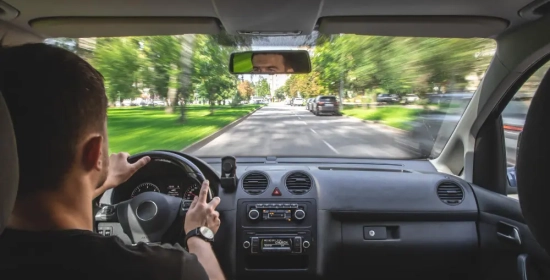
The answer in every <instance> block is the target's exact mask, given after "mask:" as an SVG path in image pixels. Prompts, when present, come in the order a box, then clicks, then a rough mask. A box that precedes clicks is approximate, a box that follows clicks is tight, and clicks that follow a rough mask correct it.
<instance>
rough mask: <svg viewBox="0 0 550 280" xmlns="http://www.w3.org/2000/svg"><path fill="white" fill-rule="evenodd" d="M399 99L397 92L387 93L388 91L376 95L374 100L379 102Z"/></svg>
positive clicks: (397, 100)
mask: <svg viewBox="0 0 550 280" xmlns="http://www.w3.org/2000/svg"><path fill="white" fill-rule="evenodd" d="M399 101H401V98H400V97H399V95H397V94H389V93H381V94H379V95H378V96H376V102H379V103H388V104H392V103H398V102H399Z"/></svg>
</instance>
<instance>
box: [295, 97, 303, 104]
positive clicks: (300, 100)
mask: <svg viewBox="0 0 550 280" xmlns="http://www.w3.org/2000/svg"><path fill="white" fill-rule="evenodd" d="M292 106H304V99H303V98H300V97H296V98H294V99H292Z"/></svg>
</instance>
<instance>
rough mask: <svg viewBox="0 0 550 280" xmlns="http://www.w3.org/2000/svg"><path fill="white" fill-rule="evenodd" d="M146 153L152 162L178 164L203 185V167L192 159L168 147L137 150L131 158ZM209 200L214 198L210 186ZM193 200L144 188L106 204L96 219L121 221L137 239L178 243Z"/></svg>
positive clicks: (139, 156)
mask: <svg viewBox="0 0 550 280" xmlns="http://www.w3.org/2000/svg"><path fill="white" fill-rule="evenodd" d="M145 156H148V157H150V158H151V162H155V161H156V162H166V163H171V164H174V165H176V166H178V167H179V168H181V170H182V172H184V173H187V174H188V176H189V178H191V179H192V180H195V181H196V183H198V184H199V186H200V185H202V182H204V180H205V178H204V175H203V174H202V172H201V171H200V169H199V168H198V167H197V166H196V165H195V164H193V163H192V162H191V161H189V160H188V159H186V158H184V157H182V156H180V155H177V154H173V153H170V152H166V151H151V152H144V153H140V154H136V155H133V156H130V157H129V158H128V161H129V162H130V163H134V162H136V161H138V160H139V159H141V158H143V157H145ZM189 169H190V170H189ZM138 172H139V171H138ZM207 200H208V201H210V200H212V192H211V191H210V190H209V192H208V197H207ZM191 202H192V200H185V199H182V198H179V197H174V196H170V195H166V194H162V193H158V192H144V193H141V194H139V195H137V196H135V197H133V198H131V199H129V200H126V201H123V202H120V203H118V204H115V205H107V206H103V207H102V208H101V210H100V211H99V212H98V213H97V214H96V216H95V221H96V222H109V223H119V224H120V226H121V227H122V230H123V231H124V233H125V234H127V235H128V237H130V239H131V240H132V242H133V243H138V242H150V243H155V242H163V243H164V242H169V243H175V242H176V241H177V240H178V238H179V237H180V234H181V232H182V229H183V224H184V220H185V214H186V213H187V210H188V209H189V207H190V206H191Z"/></svg>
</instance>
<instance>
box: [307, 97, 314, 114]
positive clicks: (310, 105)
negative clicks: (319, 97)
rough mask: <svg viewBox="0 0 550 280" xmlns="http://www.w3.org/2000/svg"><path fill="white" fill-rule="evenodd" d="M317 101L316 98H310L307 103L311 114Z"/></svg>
mask: <svg viewBox="0 0 550 280" xmlns="http://www.w3.org/2000/svg"><path fill="white" fill-rule="evenodd" d="M314 101H315V98H308V100H307V102H306V109H307V110H308V111H310V112H313V102H314Z"/></svg>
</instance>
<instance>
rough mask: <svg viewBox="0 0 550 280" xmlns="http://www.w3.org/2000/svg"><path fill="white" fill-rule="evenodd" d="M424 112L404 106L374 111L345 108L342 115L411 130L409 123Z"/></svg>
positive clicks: (380, 108) (374, 109)
mask: <svg viewBox="0 0 550 280" xmlns="http://www.w3.org/2000/svg"><path fill="white" fill-rule="evenodd" d="M424 111H425V110H423V109H411V108H406V107H403V106H386V107H379V108H372V109H365V108H344V111H343V112H342V113H343V114H344V115H348V116H352V117H356V118H359V119H362V120H370V121H379V122H381V123H383V124H386V125H389V126H392V127H396V128H400V129H410V127H409V125H408V123H409V122H410V121H412V120H414V119H415V118H416V116H418V115H419V114H420V113H422V112H424Z"/></svg>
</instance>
